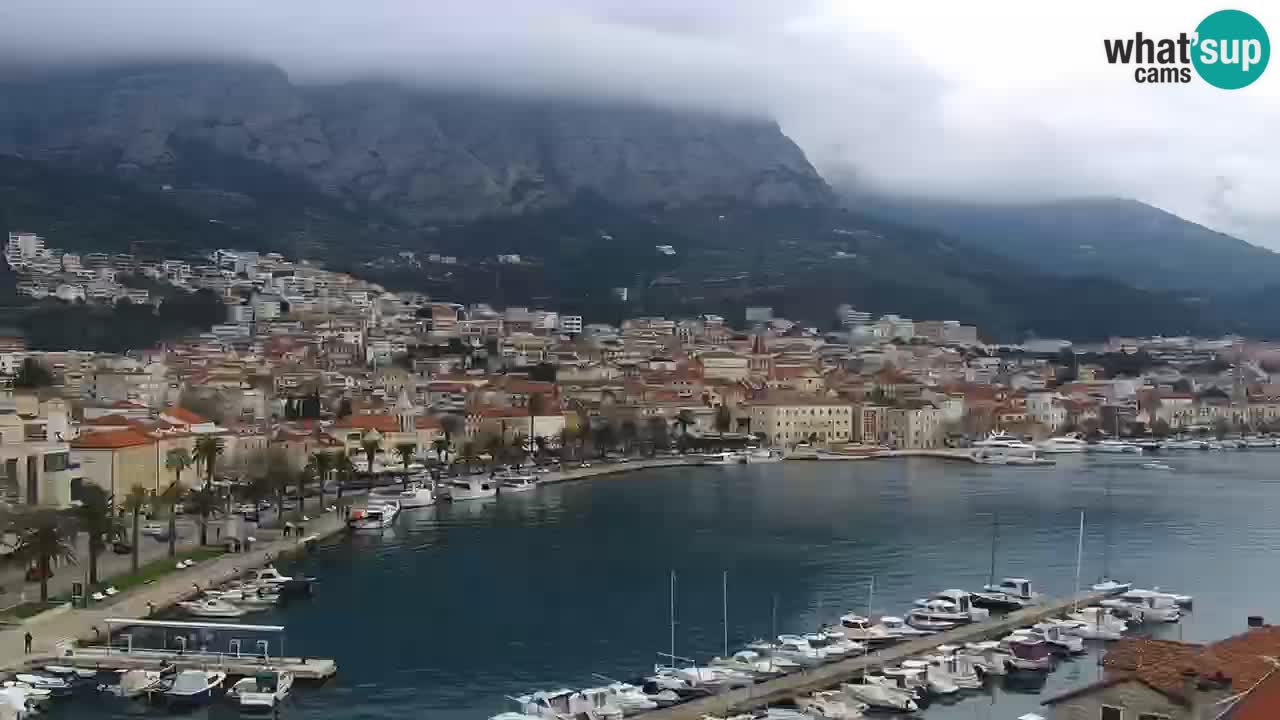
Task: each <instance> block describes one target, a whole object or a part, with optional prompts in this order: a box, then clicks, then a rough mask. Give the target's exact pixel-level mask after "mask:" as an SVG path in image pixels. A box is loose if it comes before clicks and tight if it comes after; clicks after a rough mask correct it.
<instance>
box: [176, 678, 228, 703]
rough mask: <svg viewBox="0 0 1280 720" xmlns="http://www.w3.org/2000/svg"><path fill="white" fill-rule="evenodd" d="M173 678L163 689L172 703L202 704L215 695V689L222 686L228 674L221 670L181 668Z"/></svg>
mask: <svg viewBox="0 0 1280 720" xmlns="http://www.w3.org/2000/svg"><path fill="white" fill-rule="evenodd" d="M171 678H172V679H171V681H170V682H169V683H168V685H167V686H166V687H165V688H164V689H163V692H164V697H165V699H166V700H168V701H169V703H170V704H174V705H200V704H203V703H206V702H208V701H209V699H210V698H212V697H213V691H214V690H215V689H217V688H219V687H222V683H224V682H226V680H227V674H226V673H224V672H222V671H221V670H180V671H178V672H177V673H175V674H173V675H172V676H171Z"/></svg>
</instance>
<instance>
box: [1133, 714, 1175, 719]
mask: <svg viewBox="0 0 1280 720" xmlns="http://www.w3.org/2000/svg"><path fill="white" fill-rule="evenodd" d="M1138 720H1169V716H1168V715H1159V714H1157V713H1142V714H1141V715H1139V716H1138Z"/></svg>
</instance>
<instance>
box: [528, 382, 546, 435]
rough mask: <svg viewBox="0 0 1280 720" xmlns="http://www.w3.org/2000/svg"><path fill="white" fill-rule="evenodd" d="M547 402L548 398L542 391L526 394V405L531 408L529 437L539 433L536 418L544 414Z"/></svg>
mask: <svg viewBox="0 0 1280 720" xmlns="http://www.w3.org/2000/svg"><path fill="white" fill-rule="evenodd" d="M546 404H547V399H546V398H545V397H543V395H542V393H530V394H529V395H527V396H525V406H526V407H527V408H528V410H529V437H533V436H535V435H537V434H538V433H537V430H536V429H535V428H534V420H535V419H536V418H537V417H538V416H539V415H541V414H542V412H543V409H544V407H545V406H546Z"/></svg>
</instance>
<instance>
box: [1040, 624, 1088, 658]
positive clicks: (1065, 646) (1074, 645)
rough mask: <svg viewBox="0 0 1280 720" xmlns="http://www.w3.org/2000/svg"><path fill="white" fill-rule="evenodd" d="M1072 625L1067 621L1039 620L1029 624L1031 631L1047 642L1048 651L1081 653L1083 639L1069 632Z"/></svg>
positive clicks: (1082, 650)
mask: <svg viewBox="0 0 1280 720" xmlns="http://www.w3.org/2000/svg"><path fill="white" fill-rule="evenodd" d="M1073 627H1074V626H1073V624H1068V623H1059V622H1039V623H1036V624H1035V625H1033V626H1031V632H1032V634H1035V635H1038V636H1040V638H1041V639H1043V640H1044V641H1045V642H1046V643H1048V644H1049V650H1050V652H1053V653H1056V654H1058V655H1083V654H1084V640H1083V639H1082V638H1081V637H1080V636H1079V635H1076V634H1075V633H1072V632H1070V630H1071V629H1072V628H1073Z"/></svg>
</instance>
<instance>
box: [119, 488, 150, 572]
mask: <svg viewBox="0 0 1280 720" xmlns="http://www.w3.org/2000/svg"><path fill="white" fill-rule="evenodd" d="M146 506H147V489H146V488H144V487H142V486H141V485H134V486H133V487H131V488H129V494H128V495H125V496H124V509H125V511H126V512H128V513H129V515H131V516H132V517H133V538H132V539H133V542H132V543H131V544H132V545H133V549H132V554H133V558H132V559H133V563H132V567H133V571H134V572H138V532H139V527H138V518H139V517H140V516H141V515H142V508H144V507H146Z"/></svg>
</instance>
